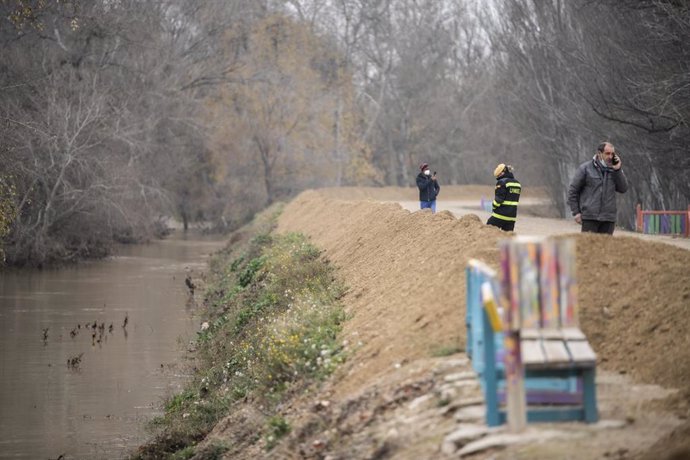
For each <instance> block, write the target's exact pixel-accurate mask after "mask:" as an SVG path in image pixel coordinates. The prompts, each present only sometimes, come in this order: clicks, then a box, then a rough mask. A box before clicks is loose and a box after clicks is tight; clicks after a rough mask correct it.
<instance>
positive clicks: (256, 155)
mask: <svg viewBox="0 0 690 460" xmlns="http://www.w3.org/2000/svg"><path fill="white" fill-rule="evenodd" d="M224 40H225V41H227V43H228V49H233V50H234V49H237V48H238V47H237V45H236V43H239V42H241V43H243V44H244V45H243V46H242V47H241V49H242V50H243V52H241V54H240V56H239V58H238V59H239V61H240V63H241V64H240V65H239V66H237V71H236V75H235V78H234V80H235V81H236V83H233V84H232V85H228V86H226V87H223V88H222V90H221V91H220V92H219V94H218V97H217V98H214V99H213V100H209V101H208V102H207V103H206V107H207V113H208V117H209V122H210V123H209V126H215V127H216V128H215V129H212V139H213V146H212V150H213V151H214V158H215V161H217V162H218V163H222V164H219V165H218V168H217V169H216V171H224V177H223V178H222V179H226V180H229V179H230V176H231V175H233V174H234V173H235V171H237V167H229V166H228V165H229V164H230V163H233V164H234V165H237V164H239V165H242V167H245V168H247V169H250V170H252V171H253V172H254V178H255V180H254V181H253V182H252V184H253V186H254V187H256V186H257V185H259V184H265V186H266V188H267V190H266V192H267V194H268V198H269V201H272V200H273V199H274V198H276V197H275V196H273V195H276V194H277V193H278V192H276V190H301V189H304V188H307V187H315V186H324V185H335V184H336V183H337V182H339V181H342V180H343V179H344V180H345V181H347V182H350V183H354V182H359V181H361V180H364V181H365V182H370V179H369V178H371V177H373V176H374V174H373V171H372V170H371V168H367V167H366V164H365V163H366V162H368V161H370V155H369V154H368V152H369V149H368V147H366V146H364V145H360V144H361V141H359V136H358V134H357V130H358V128H359V126H360V123H359V118H360V117H359V115H358V114H357V112H356V110H355V103H354V97H353V95H354V85H353V83H352V76H351V74H350V73H349V72H347V71H345V70H344V68H343V67H342V64H341V57H340V56H339V54H338V51H337V50H336V49H335V48H334V47H331V46H330V45H329V44H327V43H326V42H324V41H323V40H321V39H320V38H319V37H317V36H316V35H314V34H313V32H312V29H311V28H310V27H309V26H308V25H306V24H302V23H299V22H297V21H295V20H293V19H292V18H289V17H287V16H283V15H279V14H275V15H271V16H268V17H266V18H264V19H262V20H260V21H258V22H257V23H254V24H253V25H252V26H251V29H250V30H246V29H242V30H234V31H228V32H227V33H226V36H225V37H224ZM252 165H253V166H252Z"/></svg>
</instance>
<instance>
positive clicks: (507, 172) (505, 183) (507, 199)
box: [486, 163, 521, 232]
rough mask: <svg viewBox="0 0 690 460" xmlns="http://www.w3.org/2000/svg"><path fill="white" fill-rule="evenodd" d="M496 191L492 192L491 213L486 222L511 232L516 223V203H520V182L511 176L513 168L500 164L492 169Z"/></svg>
mask: <svg viewBox="0 0 690 460" xmlns="http://www.w3.org/2000/svg"><path fill="white" fill-rule="evenodd" d="M494 177H495V178H496V189H495V191H494V202H493V204H492V208H493V212H492V213H491V217H489V220H488V221H487V222H486V224H487V225H494V226H496V227H498V228H500V229H501V230H505V231H506V232H512V231H513V229H514V228H515V222H516V221H517V208H518V201H520V191H521V186H520V182H519V181H518V180H517V179H515V176H514V175H513V167H512V166H510V165H506V164H503V163H501V164H500V165H498V166H496V169H494Z"/></svg>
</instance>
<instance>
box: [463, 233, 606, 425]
mask: <svg viewBox="0 0 690 460" xmlns="http://www.w3.org/2000/svg"><path fill="white" fill-rule="evenodd" d="M500 271H501V276H500V279H499V276H497V274H496V272H495V271H494V270H492V269H491V268H490V267H488V266H487V265H486V264H484V263H483V262H481V261H478V260H470V261H469V263H468V266H467V269H466V277H467V314H466V327H467V354H468V356H469V357H470V359H471V360H472V366H473V368H474V370H475V372H477V374H479V376H480V381H481V384H482V389H483V391H484V395H485V400H486V407H487V410H486V421H487V424H488V425H489V426H497V425H501V424H503V423H506V422H508V423H509V425H510V426H511V428H513V429H515V430H519V429H521V428H522V427H523V426H524V424H525V423H526V422H538V421H567V420H582V421H585V422H588V423H593V422H596V421H597V419H598V415H597V406H596V386H595V381H594V379H595V369H596V355H595V353H594V351H593V350H592V348H591V346H590V345H589V343H588V342H587V339H586V337H585V336H584V334H583V333H582V332H581V330H580V329H579V327H578V324H577V292H576V290H577V283H576V280H575V252H574V242H573V241H572V240H569V239H561V240H553V239H536V238H525V237H516V238H512V239H509V240H505V241H503V242H501V270H500Z"/></svg>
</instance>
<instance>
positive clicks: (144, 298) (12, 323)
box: [0, 236, 224, 460]
mask: <svg viewBox="0 0 690 460" xmlns="http://www.w3.org/2000/svg"><path fill="white" fill-rule="evenodd" d="M223 245H224V242H222V241H217V240H216V241H212V240H204V239H202V238H201V237H190V238H189V239H186V238H183V237H180V236H178V237H171V238H169V239H166V240H163V241H156V242H153V243H150V244H147V245H135V246H122V247H120V248H118V252H117V255H116V256H114V257H111V258H108V259H106V260H102V261H96V262H88V263H82V264H79V265H78V266H73V267H68V268H61V269H56V270H32V271H17V272H8V273H0V458H3V459H4V458H27V459H28V458H30V459H57V458H58V457H59V456H60V455H64V459H65V460H70V459H118V458H125V457H126V456H127V455H128V454H129V453H130V452H131V451H132V449H133V448H135V447H136V446H137V445H139V444H141V443H142V442H143V441H145V440H146V439H147V438H148V436H149V435H148V433H147V431H146V430H145V425H146V422H147V421H148V420H150V419H151V418H152V417H154V416H155V415H160V414H161V409H160V407H161V403H162V401H163V400H164V398H165V397H166V396H169V395H171V394H173V393H175V392H177V391H178V390H179V389H180V388H181V387H182V385H183V384H184V382H185V379H186V378H187V376H186V375H185V371H184V370H185V365H184V362H185V355H186V354H187V352H186V350H187V348H188V347H189V342H190V340H192V339H193V338H194V336H195V334H196V331H197V330H198V327H199V321H200V320H199V318H194V317H193V314H192V313H193V311H194V303H195V302H200V299H201V295H202V293H200V292H196V293H195V297H193V298H190V294H189V292H188V290H187V287H186V286H185V283H184V280H185V276H186V274H188V273H189V274H191V276H192V279H194V278H198V277H200V275H201V273H202V272H204V271H205V270H206V267H207V260H208V257H209V255H210V254H211V253H213V252H215V251H216V250H218V249H220V248H221V247H222V246H223ZM125 318H127V324H126V326H124V324H125ZM94 323H95V325H96V327H95V328H94V327H93V326H94ZM111 325H112V327H111ZM123 326H124V327H123Z"/></svg>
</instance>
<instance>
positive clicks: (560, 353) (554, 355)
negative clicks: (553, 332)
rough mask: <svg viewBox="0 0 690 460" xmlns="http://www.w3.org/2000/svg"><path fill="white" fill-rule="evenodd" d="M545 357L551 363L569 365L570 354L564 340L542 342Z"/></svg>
mask: <svg viewBox="0 0 690 460" xmlns="http://www.w3.org/2000/svg"><path fill="white" fill-rule="evenodd" d="M542 346H543V348H544V356H545V358H546V361H547V362H549V363H569V362H570V354H569V353H568V349H567V348H566V347H565V343H563V340H557V339H547V340H544V341H543V342H542Z"/></svg>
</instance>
